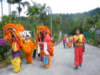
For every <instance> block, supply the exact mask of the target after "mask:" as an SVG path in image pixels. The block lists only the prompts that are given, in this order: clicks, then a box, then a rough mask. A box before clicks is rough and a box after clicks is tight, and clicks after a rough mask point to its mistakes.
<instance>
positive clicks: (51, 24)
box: [49, 9, 53, 36]
mask: <svg viewBox="0 0 100 75" xmlns="http://www.w3.org/2000/svg"><path fill="white" fill-rule="evenodd" d="M49 11H50V15H51V19H50V29H51V36H53V34H52V9H50V10H49Z"/></svg>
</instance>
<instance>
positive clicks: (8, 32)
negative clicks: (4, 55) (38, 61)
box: [4, 24, 34, 72]
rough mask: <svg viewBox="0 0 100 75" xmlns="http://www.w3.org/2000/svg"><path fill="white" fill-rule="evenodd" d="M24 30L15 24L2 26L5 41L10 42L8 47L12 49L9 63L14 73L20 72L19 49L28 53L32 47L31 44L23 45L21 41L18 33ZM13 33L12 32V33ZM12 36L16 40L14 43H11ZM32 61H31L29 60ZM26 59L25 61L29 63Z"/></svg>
mask: <svg viewBox="0 0 100 75" xmlns="http://www.w3.org/2000/svg"><path fill="white" fill-rule="evenodd" d="M24 30H25V29H24V27H23V26H22V25H15V24H7V25H5V26H4V31H5V32H4V36H5V40H8V41H9V42H10V45H11V46H12V49H13V52H12V53H13V54H12V57H13V59H12V60H11V63H12V64H13V68H14V72H19V71H20V70H21V59H20V47H21V49H23V50H24V52H25V53H28V54H29V53H30V54H31V52H30V51H31V50H32V48H33V47H34V44H33V43H30V44H28V45H27V44H24V43H23V40H22V39H21V35H20V33H21V32H23V31H24ZM12 31H13V32H12ZM12 35H13V36H14V37H16V38H17V39H18V41H16V42H12V41H11V39H12ZM26 58H27V57H26ZM30 60H31V61H32V59H30ZM30 60H29V59H27V61H30Z"/></svg>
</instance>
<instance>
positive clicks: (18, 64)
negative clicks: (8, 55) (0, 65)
mask: <svg viewBox="0 0 100 75" xmlns="http://www.w3.org/2000/svg"><path fill="white" fill-rule="evenodd" d="M11 63H12V64H13V69H14V72H15V73H17V72H19V71H20V70H21V59H20V57H16V58H13V59H12V60H11Z"/></svg>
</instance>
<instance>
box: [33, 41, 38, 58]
mask: <svg viewBox="0 0 100 75" xmlns="http://www.w3.org/2000/svg"><path fill="white" fill-rule="evenodd" d="M37 50H38V42H37V40H35V48H34V51H33V58H34V59H35V58H36V52H37Z"/></svg>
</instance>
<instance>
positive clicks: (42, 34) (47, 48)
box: [37, 26, 53, 68]
mask: <svg viewBox="0 0 100 75" xmlns="http://www.w3.org/2000/svg"><path fill="white" fill-rule="evenodd" d="M37 30H38V34H37V38H38V39H37V40H38V41H39V45H38V53H39V52H40V56H41V61H42V62H43V63H44V65H45V67H46V68H49V67H50V62H51V55H52V50H51V48H52V46H53V44H52V43H51V42H52V41H51V37H50V30H49V29H48V28H47V27H46V26H40V27H38V29H37Z"/></svg>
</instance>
